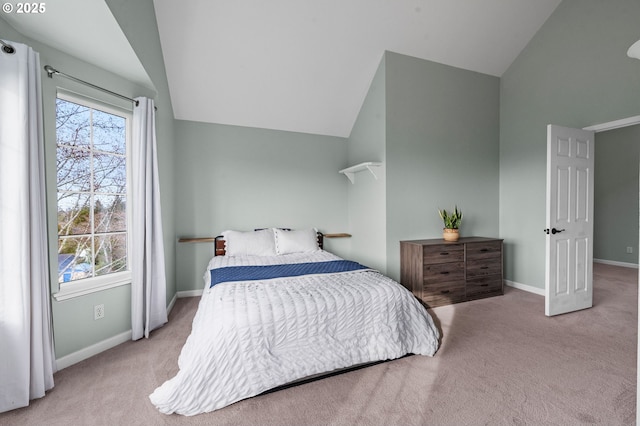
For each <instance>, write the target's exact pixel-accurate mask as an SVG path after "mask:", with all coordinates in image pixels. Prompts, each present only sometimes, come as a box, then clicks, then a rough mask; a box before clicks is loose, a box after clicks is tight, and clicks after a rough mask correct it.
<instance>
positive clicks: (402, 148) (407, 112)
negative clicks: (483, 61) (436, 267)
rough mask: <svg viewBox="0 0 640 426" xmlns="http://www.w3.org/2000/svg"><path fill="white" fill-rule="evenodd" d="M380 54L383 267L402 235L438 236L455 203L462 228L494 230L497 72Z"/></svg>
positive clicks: (391, 263) (469, 232) (394, 258)
mask: <svg viewBox="0 0 640 426" xmlns="http://www.w3.org/2000/svg"><path fill="white" fill-rule="evenodd" d="M385 58H386V65H385V67H386V117H387V119H386V183H387V188H386V193H387V200H386V209H387V274H388V275H389V276H390V277H391V278H394V279H396V280H397V279H399V277H400V243H399V241H401V240H411V239H422V238H442V227H443V226H442V221H441V219H440V217H439V216H438V208H452V207H453V206H454V205H456V204H457V205H458V207H459V208H461V209H462V211H463V213H464V219H463V221H462V226H461V229H460V234H461V235H462V236H474V235H479V236H487V237H497V236H498V182H499V174H498V173H499V164H498V152H499V151H498V150H499V146H498V141H499V120H498V112H499V105H498V102H499V79H498V78H497V77H493V76H489V75H485V74H480V73H476V72H472V71H467V70H463V69H460V68H454V67H451V66H447V65H442V64H438V63H435V62H430V61H425V60H422V59H417V58H413V57H409V56H404V55H400V54H397V53H391V52H387V53H386V55H385Z"/></svg>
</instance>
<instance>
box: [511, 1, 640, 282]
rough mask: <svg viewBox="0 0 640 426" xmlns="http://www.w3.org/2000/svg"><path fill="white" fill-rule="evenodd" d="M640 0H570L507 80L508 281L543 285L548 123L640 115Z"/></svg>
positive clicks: (579, 122) (582, 123)
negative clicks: (639, 50) (632, 50)
mask: <svg viewBox="0 0 640 426" xmlns="http://www.w3.org/2000/svg"><path fill="white" fill-rule="evenodd" d="M639 19H640V2H638V1H637V0H613V1H606V2H605V1H601V0H564V1H563V2H562V3H561V4H560V5H559V6H558V8H557V9H556V10H555V12H554V13H553V14H552V15H551V16H550V17H549V19H548V20H547V21H546V22H545V24H544V25H543V26H542V27H541V29H540V30H539V31H538V33H537V34H536V35H535V36H534V37H533V39H532V40H531V41H530V42H529V44H528V45H527V47H526V48H525V49H524V51H523V52H522V53H521V54H520V56H518V58H517V59H516V60H515V61H514V63H513V64H512V65H511V66H510V67H509V69H508V70H507V72H505V73H504V74H503V76H502V78H501V80H500V235H501V237H503V238H504V239H505V278H506V279H508V280H511V281H514V282H516V283H521V284H525V285H529V286H532V287H538V288H544V281H545V278H544V274H545V235H544V233H543V232H542V230H543V229H544V228H545V220H546V219H545V218H546V215H545V205H546V195H545V194H546V152H547V141H546V126H547V124H559V125H564V126H569V127H577V128H582V127H586V126H590V125H593V124H599V123H605V122H609V121H612V120H616V119H621V118H625V117H630V116H634V115H638V114H640V61H638V60H635V59H630V58H628V57H627V56H626V51H627V49H628V48H629V46H631V44H633V43H634V42H635V41H636V40H638V39H639V38H640V27H638V20H639Z"/></svg>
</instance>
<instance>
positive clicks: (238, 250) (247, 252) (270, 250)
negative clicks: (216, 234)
mask: <svg viewBox="0 0 640 426" xmlns="http://www.w3.org/2000/svg"><path fill="white" fill-rule="evenodd" d="M222 236H223V237H224V240H225V241H226V244H225V251H226V255H227V256H275V255H276V244H275V239H274V237H273V230H271V229H261V230H260V231H248V232H241V231H224V232H223V233H222Z"/></svg>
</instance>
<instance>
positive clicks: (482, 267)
mask: <svg viewBox="0 0 640 426" xmlns="http://www.w3.org/2000/svg"><path fill="white" fill-rule="evenodd" d="M480 269H489V267H488V266H481V267H480Z"/></svg>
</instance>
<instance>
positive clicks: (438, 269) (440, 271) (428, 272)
mask: <svg viewBox="0 0 640 426" xmlns="http://www.w3.org/2000/svg"><path fill="white" fill-rule="evenodd" d="M423 278H424V282H425V284H426V283H441V282H445V281H458V280H460V281H463V282H464V262H453V263H434V264H431V265H424V270H423Z"/></svg>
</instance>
